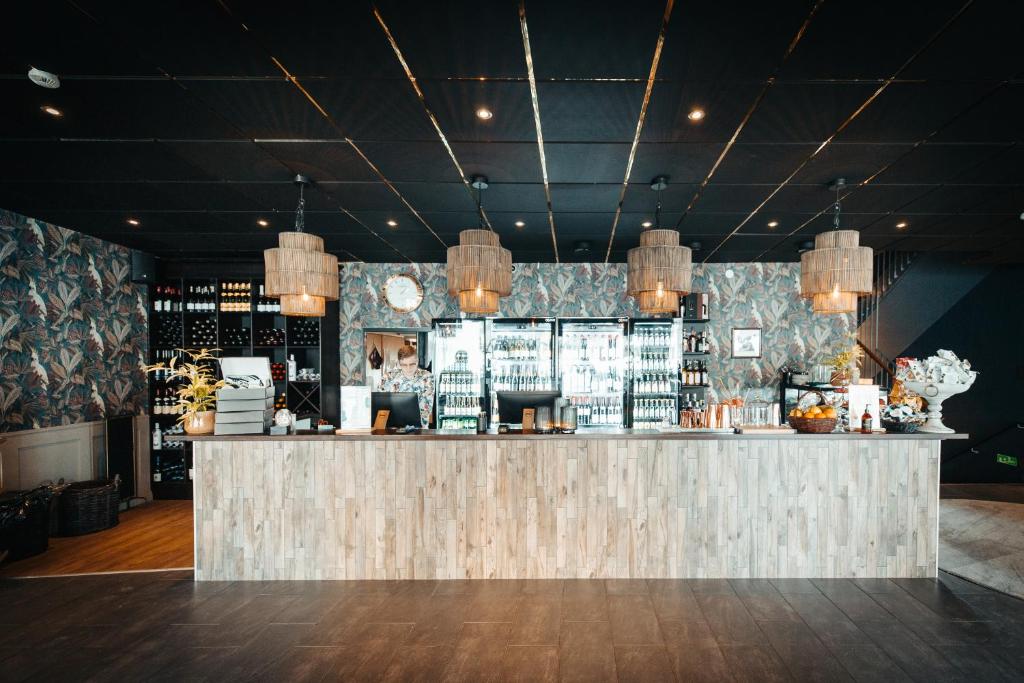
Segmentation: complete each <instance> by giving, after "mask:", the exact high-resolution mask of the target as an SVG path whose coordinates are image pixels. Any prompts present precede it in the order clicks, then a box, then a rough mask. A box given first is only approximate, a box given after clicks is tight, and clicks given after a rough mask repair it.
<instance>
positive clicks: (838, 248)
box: [800, 178, 874, 314]
mask: <svg viewBox="0 0 1024 683" xmlns="http://www.w3.org/2000/svg"><path fill="white" fill-rule="evenodd" d="M845 187H846V181H845V180H844V179H843V178H839V179H838V180H836V181H835V182H834V183H833V184H832V185H831V186H830V188H829V189H834V190H835V191H836V203H835V218H834V220H833V225H834V228H835V229H834V230H832V231H831V232H823V233H821V234H820V235H818V236H817V237H815V238H814V249H812V250H810V251H806V252H804V253H803V254H801V256H800V295H801V296H802V297H804V298H805V299H810V300H811V310H813V311H814V312H815V313H822V314H831V313H855V312H856V311H857V296H858V295H860V294H869V293H870V292H871V289H872V286H873V285H872V276H873V267H874V251H873V250H872V249H871V247H862V246H860V234H859V233H858V232H857V231H856V230H840V229H839V210H840V207H839V193H840V192H841V191H842V190H843V188H845Z"/></svg>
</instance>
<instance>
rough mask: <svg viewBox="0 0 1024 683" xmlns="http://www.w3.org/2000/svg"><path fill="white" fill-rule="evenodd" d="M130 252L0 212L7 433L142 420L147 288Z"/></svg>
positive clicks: (0, 340) (0, 408) (2, 408)
mask: <svg viewBox="0 0 1024 683" xmlns="http://www.w3.org/2000/svg"><path fill="white" fill-rule="evenodd" d="M130 272H131V253H130V252H129V250H128V249H126V248H124V247H121V246H118V245H115V244H111V243H109V242H104V241H103V240H100V239H96V238H94V237H89V236H87V235H83V234H81V233H78V232H74V231H73V230H67V229H65V228H61V227H59V226H56V225H51V224H49V223H44V222H43V221H37V220H35V219H32V218H27V217H25V216H22V215H20V214H17V213H13V212H10V211H4V210H0V368H2V369H3V376H2V378H0V431H14V430H19V429H32V428H40V427H51V426H56V425H62V424H73V423H77V422H87V421H90V420H99V419H103V418H104V417H106V416H108V415H120V414H124V413H138V412H140V411H142V410H143V409H144V408H145V406H146V402H147V399H148V392H147V385H146V377H145V375H144V374H143V372H142V369H141V366H142V364H143V363H144V362H145V359H146V355H147V350H148V336H149V335H148V331H147V324H148V323H147V310H148V308H147V299H146V290H145V288H144V287H139V286H133V285H132V283H131V281H130Z"/></svg>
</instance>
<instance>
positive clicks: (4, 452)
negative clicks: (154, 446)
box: [0, 415, 152, 499]
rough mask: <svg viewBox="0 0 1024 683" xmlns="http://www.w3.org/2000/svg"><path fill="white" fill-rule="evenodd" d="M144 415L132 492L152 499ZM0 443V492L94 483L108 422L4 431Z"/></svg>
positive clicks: (139, 422)
mask: <svg viewBox="0 0 1024 683" xmlns="http://www.w3.org/2000/svg"><path fill="white" fill-rule="evenodd" d="M147 424H148V420H147V416H146V415H137V416H135V430H136V447H135V458H136V490H137V494H136V495H138V496H141V497H144V498H147V499H149V498H152V494H151V491H150V486H149V438H148V434H147V430H146V426H147ZM0 437H2V439H3V441H0V492H3V491H17V490H24V489H31V488H34V487H36V486H38V485H39V484H40V483H41V482H43V481H46V480H50V481H57V480H58V479H64V480H65V481H67V482H72V481H83V480H87V479H94V478H96V477H97V476H99V475H100V474H102V471H101V470H102V469H104V468H105V462H106V422H104V421H103V420H95V421H91V422H79V423H77V424H70V425H58V426H56V427H44V428H42V429H24V430H20V431H16V432H5V433H3V434H2V435H0Z"/></svg>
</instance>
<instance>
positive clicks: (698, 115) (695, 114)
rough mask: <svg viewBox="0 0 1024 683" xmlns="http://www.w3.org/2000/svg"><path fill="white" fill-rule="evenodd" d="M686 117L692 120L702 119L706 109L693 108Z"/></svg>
mask: <svg viewBox="0 0 1024 683" xmlns="http://www.w3.org/2000/svg"><path fill="white" fill-rule="evenodd" d="M686 118H688V119H690V120H691V121H700V120H701V119H703V118H704V110H703V109H693V110H691V111H690V113H689V114H687V115H686Z"/></svg>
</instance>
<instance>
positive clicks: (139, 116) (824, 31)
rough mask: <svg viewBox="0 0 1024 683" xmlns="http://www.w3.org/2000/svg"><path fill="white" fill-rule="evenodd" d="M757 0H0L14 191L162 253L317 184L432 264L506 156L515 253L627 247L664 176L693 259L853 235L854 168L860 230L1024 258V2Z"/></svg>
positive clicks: (507, 224)
mask: <svg viewBox="0 0 1024 683" xmlns="http://www.w3.org/2000/svg"><path fill="white" fill-rule="evenodd" d="M671 5H672V3H670V6H671ZM742 7H745V11H743V12H740V11H738V10H737V5H736V4H735V3H722V2H719V3H683V2H679V3H675V6H672V7H671V12H669V13H666V9H667V8H666V6H665V4H664V2H648V1H635V0H634V1H633V2H620V3H594V2H557V3H556V2H540V1H539V0H536V1H534V2H528V3H525V4H524V5H523V6H522V7H521V6H520V4H519V3H518V2H515V1H507V0H494V1H491V2H479V1H477V2H472V3H470V2H418V3H411V2H400V1H398V0H393V1H384V0H382V1H381V2H378V3H377V4H376V5H373V4H369V3H363V2H341V3H339V2H332V3H328V2H301V1H300V2H290V3H247V2H240V1H239V0H222V1H219V2H218V1H216V0H209V1H206V2H202V1H200V0H178V1H176V2H162V3H148V2H137V1H136V2H111V1H107V0H102V1H101V0H75V2H67V3H64V2H44V1H39V2H31V3H28V2H22V3H5V6H4V8H3V9H2V10H0V17H2V19H3V22H2V23H3V25H4V27H5V31H4V40H3V41H0V94H2V97H0V102H3V106H0V159H3V163H2V164H0V207H2V208H7V209H12V210H14V211H18V212H20V213H24V214H27V215H30V216H33V217H37V218H41V219H43V220H47V221H51V222H54V223H57V224H59V225H63V226H65V227H69V228H73V229H76V230H81V231H82V232H85V233H89V234H92V235H96V236H99V237H103V238H106V239H110V240H112V241H115V242H119V243H122V244H125V245H128V246H131V247H135V248H138V249H142V250H145V251H149V252H152V253H155V254H158V255H161V256H168V257H174V256H188V257H193V256H207V255H212V256H216V257H218V258H222V257H237V258H252V257H254V256H256V255H258V254H259V252H260V250H262V249H264V248H266V247H268V246H271V245H272V244H273V243H274V242H275V241H276V238H275V232H276V231H277V230H280V229H287V228H288V226H289V225H290V224H291V222H292V213H293V211H294V207H295V204H296V198H297V194H296V190H295V188H294V187H293V186H292V184H291V182H290V181H291V177H292V176H293V175H294V174H295V173H297V172H301V173H306V174H308V175H310V176H311V177H312V178H313V180H314V181H315V185H314V187H313V188H312V189H311V190H310V192H309V193H308V197H307V199H308V201H307V220H306V224H307V228H308V229H309V230H311V231H314V232H318V233H320V234H322V235H323V236H324V237H325V239H326V242H327V245H328V248H329V249H330V250H331V251H334V252H335V253H337V254H338V255H339V256H340V257H341V258H342V259H350V260H351V259H356V260H365V261H400V260H404V259H408V260H412V261H428V262H430V261H433V262H436V261H443V260H444V258H445V251H444V248H445V245H451V244H454V243H457V241H458V232H459V230H460V229H464V228H467V227H472V226H473V225H475V224H476V222H477V217H476V214H475V204H474V199H473V197H472V196H471V193H470V192H469V190H468V189H467V188H466V186H465V185H464V183H463V180H464V178H469V177H470V176H472V175H473V174H476V173H483V174H486V175H487V176H489V178H490V181H491V188H490V190H488V192H487V193H486V194H485V196H484V208H485V210H486V214H487V217H488V220H489V221H490V224H491V226H492V227H493V228H494V229H495V230H497V231H498V232H499V233H500V235H501V237H502V241H503V243H504V244H505V245H506V246H508V247H509V248H511V249H512V250H513V256H514V258H515V260H517V261H554V260H556V252H555V246H554V244H553V243H557V259H559V260H561V261H578V260H590V261H604V260H605V259H606V258H608V259H610V260H611V261H623V260H625V254H626V250H627V249H628V248H629V247H631V246H633V245H635V244H636V242H637V239H638V235H639V232H640V229H641V223H642V222H643V221H646V220H650V219H652V218H653V208H654V203H655V196H654V193H653V192H651V190H650V189H649V187H648V185H649V183H650V180H651V178H652V177H653V176H655V175H658V174H667V175H669V176H671V184H670V186H669V188H668V190H666V191H665V192H664V193H663V206H664V209H663V213H662V223H663V224H668V225H672V226H677V227H678V228H679V230H680V231H681V232H682V233H683V239H684V242H691V241H698V242H700V243H701V245H702V249H701V250H700V251H699V252H697V253H696V254H695V258H696V259H697V260H710V261H747V260H761V261H792V260H795V259H796V258H797V246H798V245H799V244H800V243H801V242H803V241H805V240H807V239H809V238H810V237H812V236H813V235H814V234H816V233H817V232H819V231H822V230H827V229H829V228H830V227H831V224H832V217H831V214H830V207H831V205H832V202H833V194H832V193H830V192H829V190H828V189H827V188H826V185H827V184H828V183H829V181H830V180H832V179H834V178H836V177H839V176H842V177H845V178H846V179H847V180H848V182H849V183H850V186H849V187H848V189H847V190H846V191H845V192H846V195H847V196H846V197H845V198H844V201H843V215H842V220H843V225H844V227H845V226H849V227H856V228H858V229H861V230H862V231H863V237H862V241H863V242H864V243H866V244H868V245H869V246H872V247H875V248H876V249H888V248H891V249H909V250H946V251H956V252H963V253H964V254H965V256H969V257H970V258H972V259H975V260H985V261H993V262H999V261H1006V262H1009V261H1024V222H1022V221H1021V219H1020V216H1021V212H1022V211H1024V152H1022V146H1021V143H1022V142H1024V80H1022V76H1024V58H1022V55H1024V53H1022V52H1021V51H1020V47H1019V45H1020V39H1019V35H1018V33H1019V30H1020V27H1021V26H1022V25H1024V10H1022V4H1021V3H1016V2H994V1H985V0H975V1H973V2H971V1H970V0H934V1H933V2H930V3H927V4H922V3H881V2H877V3H875V2H869V3H863V2H858V3H852V2H839V1H838V0H824V1H823V2H765V3H746V4H745V5H742ZM521 14H522V16H523V18H524V19H525V25H526V27H527V29H528V34H529V45H530V50H531V56H532V64H533V74H532V75H533V85H535V87H536V93H537V102H538V106H539V119H540V124H541V130H542V132H543V145H540V144H539V141H538V134H537V128H536V124H535V115H534V107H533V101H532V97H531V81H530V76H531V74H530V71H529V70H528V67H527V60H526V58H525V50H524V37H523V31H522V26H521V22H520V19H521ZM663 29H664V42H663V49H662V50H661V53H660V62H659V63H658V68H657V72H656V75H655V78H654V80H653V81H652V82H651V83H650V85H651V90H650V97H649V100H648V101H647V104H646V107H645V106H644V103H645V92H646V91H647V89H648V84H649V83H648V79H649V77H650V75H651V69H652V62H653V59H654V55H655V46H656V44H657V43H658V39H659V33H660V32H661V31H662V30H663ZM396 50H397V52H400V53H401V55H402V57H403V58H404V61H405V64H406V66H407V67H408V70H409V72H410V73H411V75H412V76H413V77H414V78H415V86H414V84H413V82H412V80H411V79H410V78H409V75H408V74H407V73H406V71H405V69H404V68H403V64H402V62H401V61H400V60H399V58H398V56H397V54H396ZM30 66H36V67H38V68H41V69H45V70H48V71H52V72H55V73H57V74H59V76H60V77H61V79H62V85H61V87H60V89H59V90H45V89H43V88H40V87H38V86H36V85H34V84H32V83H31V82H29V80H28V79H27V78H26V76H25V74H26V72H27V70H28V68H29V67H30ZM286 72H287V73H288V74H291V75H292V76H293V77H294V80H289V79H288V78H286V76H285V74H286ZM421 97H422V99H421ZM44 105H50V106H54V107H57V108H59V109H61V110H62V111H63V113H64V115H63V117H61V118H54V117H51V116H49V115H47V114H45V113H43V112H42V111H41V109H40V108H41V107H42V106H44ZM481 106H484V107H487V108H489V109H491V110H492V111H493V112H494V117H493V118H492V119H491V120H489V121H482V120H480V119H479V118H477V117H476V116H475V113H474V112H475V110H476V109H477V108H478V107H481ZM694 107H701V108H703V109H704V110H705V111H706V112H707V116H706V118H705V119H704V120H703V121H701V122H700V123H696V124H695V123H692V122H691V121H689V119H688V118H687V114H688V113H689V112H690V111H691V109H693V108H694ZM642 114H643V118H641V115H642ZM431 115H432V116H433V117H434V120H436V124H437V125H436V127H435V125H434V122H433V121H432V120H431ZM641 124H642V125H641ZM542 159H543V162H542ZM631 159H632V170H631V173H630V176H629V178H628V185H627V186H626V188H625V191H624V192H623V181H624V179H625V175H626V169H627V166H628V165H629V164H630V161H631ZM545 173H546V180H547V183H548V186H547V188H545V185H544V183H545ZM549 197H550V212H549V204H548V201H549ZM620 201H621V206H620ZM617 216H618V217H617ZM616 217H617V218H616ZM128 218H135V219H137V220H139V221H140V222H141V224H140V225H139V226H138V227H132V226H130V225H128V224H127V222H126V221H127V219H128ZM261 218H263V219H266V220H269V221H270V223H271V225H270V227H269V228H260V227H259V226H258V225H257V223H256V221H257V220H258V219H261ZM389 220H391V221H397V226H396V227H389V226H388V224H387V222H388V221H389ZM516 221H522V222H523V223H525V227H522V228H516V227H515V222H516ZM770 221H772V222H775V221H777V223H778V225H777V226H775V227H769V226H768V223H769V222H770ZM902 222H905V223H906V224H907V227H905V228H898V227H897V224H898V223H902ZM613 229H614V238H613V236H612V234H613ZM580 241H586V242H589V244H590V249H589V251H580V250H577V249H576V248H575V247H576V246H577V243H578V242H580ZM609 245H610V247H609Z"/></svg>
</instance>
